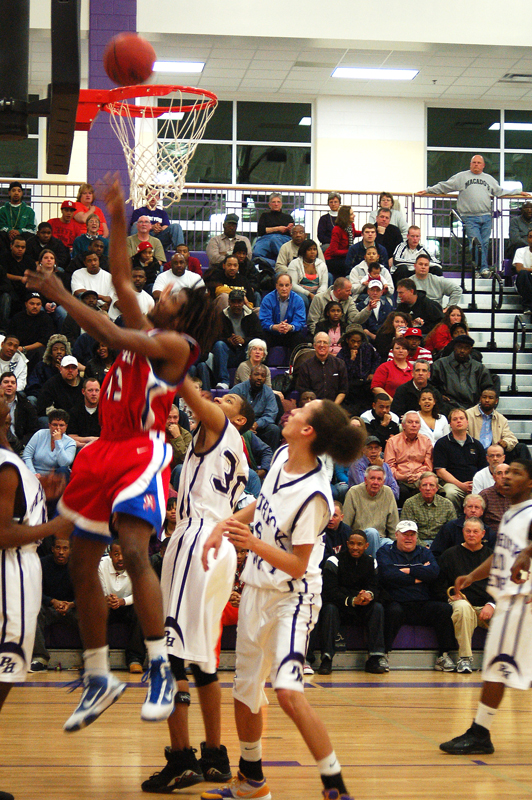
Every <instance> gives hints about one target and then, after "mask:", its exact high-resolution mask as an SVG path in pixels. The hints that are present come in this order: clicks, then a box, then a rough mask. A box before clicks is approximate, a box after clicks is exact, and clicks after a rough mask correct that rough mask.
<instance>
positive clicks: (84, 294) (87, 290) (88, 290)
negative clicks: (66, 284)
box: [79, 289, 98, 300]
mask: <svg viewBox="0 0 532 800" xmlns="http://www.w3.org/2000/svg"><path fill="white" fill-rule="evenodd" d="M89 295H94V297H98V292H95V291H94V289H86V290H85V291H84V292H82V293H81V294H80V295H79V299H80V300H83V298H84V297H88V296H89Z"/></svg>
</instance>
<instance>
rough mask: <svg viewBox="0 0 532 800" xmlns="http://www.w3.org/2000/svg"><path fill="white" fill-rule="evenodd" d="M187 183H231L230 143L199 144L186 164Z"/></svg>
mask: <svg viewBox="0 0 532 800" xmlns="http://www.w3.org/2000/svg"><path fill="white" fill-rule="evenodd" d="M187 183H231V145H230V144H208V143H201V144H199V145H198V146H197V148H196V152H195V153H194V155H193V156H192V160H191V161H190V164H189V165H188V170H187Z"/></svg>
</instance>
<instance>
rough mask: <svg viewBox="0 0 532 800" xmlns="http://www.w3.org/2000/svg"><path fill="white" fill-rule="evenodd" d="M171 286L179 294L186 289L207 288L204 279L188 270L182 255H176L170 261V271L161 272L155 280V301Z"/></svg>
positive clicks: (153, 292) (153, 291)
mask: <svg viewBox="0 0 532 800" xmlns="http://www.w3.org/2000/svg"><path fill="white" fill-rule="evenodd" d="M169 285H171V286H172V291H173V292H178V291H179V290H180V289H185V288H186V287H189V288H191V289H197V288H198V287H200V286H205V284H204V282H203V279H202V278H201V277H200V276H199V275H196V274H195V273H194V272H190V271H189V270H187V264H186V261H185V259H184V256H182V255H181V254H180V253H174V255H173V256H172V258H171V259H170V269H169V270H168V271H166V272H161V274H160V275H158V276H157V278H156V279H155V283H154V284H153V290H152V295H153V299H154V300H158V299H159V297H160V296H161V292H162V291H163V289H165V288H166V287H167V286H169Z"/></svg>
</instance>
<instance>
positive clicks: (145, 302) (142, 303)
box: [113, 267, 155, 314]
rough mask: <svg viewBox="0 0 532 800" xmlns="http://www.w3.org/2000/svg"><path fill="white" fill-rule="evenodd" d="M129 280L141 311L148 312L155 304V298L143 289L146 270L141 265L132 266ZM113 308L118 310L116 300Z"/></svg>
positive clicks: (118, 306)
mask: <svg viewBox="0 0 532 800" xmlns="http://www.w3.org/2000/svg"><path fill="white" fill-rule="evenodd" d="M131 281H132V283H133V288H134V289H135V292H136V293H137V303H138V304H139V308H140V310H141V312H142V313H143V314H149V312H150V311H151V310H152V308H153V306H154V305H155V300H154V299H153V297H152V296H151V295H150V294H148V292H146V291H145V289H144V287H145V286H146V283H147V278H146V271H145V270H144V269H142V267H132V268H131ZM113 309H116V310H118V311H120V305H119V303H118V302H117V301H116V300H115V302H114V303H113Z"/></svg>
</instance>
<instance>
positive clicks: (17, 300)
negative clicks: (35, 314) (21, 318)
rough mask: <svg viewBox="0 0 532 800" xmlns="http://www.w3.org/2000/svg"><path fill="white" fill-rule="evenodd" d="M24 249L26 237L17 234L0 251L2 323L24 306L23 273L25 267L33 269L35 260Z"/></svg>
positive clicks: (24, 286) (25, 248) (25, 292)
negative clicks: (4, 248)
mask: <svg viewBox="0 0 532 800" xmlns="http://www.w3.org/2000/svg"><path fill="white" fill-rule="evenodd" d="M26 250H27V243H26V239H24V238H23V237H22V236H19V235H17V236H14V237H13V239H12V240H10V242H9V250H8V251H6V252H1V253H0V269H1V272H2V276H1V277H2V290H3V295H2V306H1V310H2V316H3V318H4V319H3V321H4V324H5V323H7V322H8V320H10V319H11V317H12V315H13V314H14V313H16V312H18V311H20V309H22V308H23V307H24V301H25V299H26V294H27V291H26V284H25V283H24V273H25V272H26V270H27V269H35V261H34V260H33V259H32V258H30V256H29V255H28V254H27V252H26Z"/></svg>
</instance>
